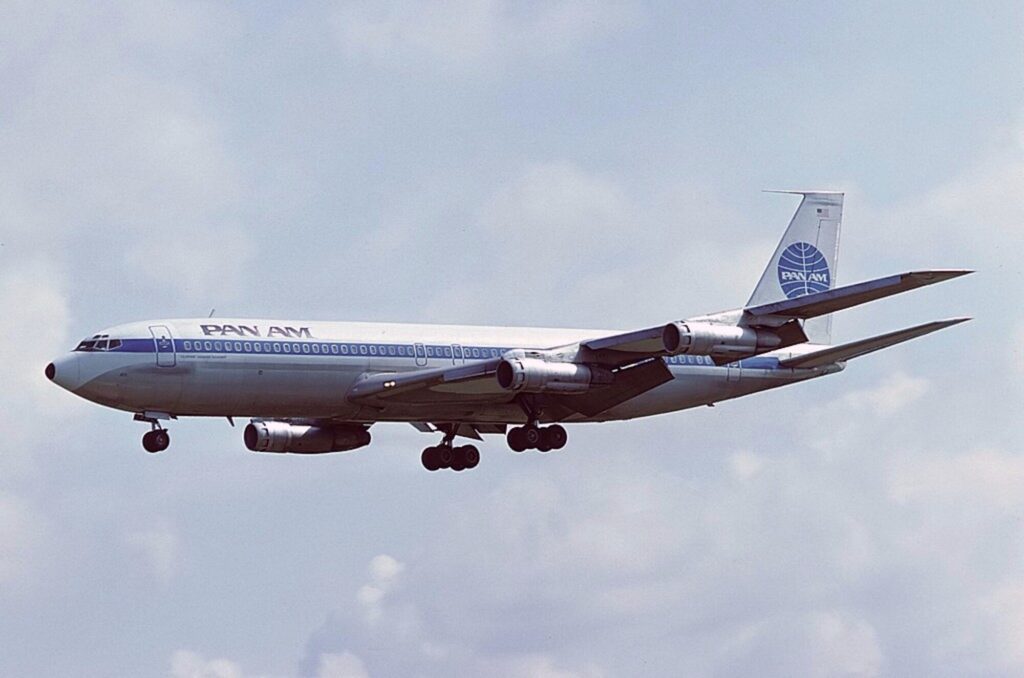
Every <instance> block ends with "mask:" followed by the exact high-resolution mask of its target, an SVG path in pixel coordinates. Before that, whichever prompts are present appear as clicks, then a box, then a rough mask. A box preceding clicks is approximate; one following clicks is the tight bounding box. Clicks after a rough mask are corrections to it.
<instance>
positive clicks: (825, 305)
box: [743, 269, 974, 327]
mask: <svg viewBox="0 0 1024 678" xmlns="http://www.w3.org/2000/svg"><path fill="white" fill-rule="evenodd" d="M973 272H974V271H971V270H967V269H935V270H929V271H910V272H907V273H899V274H897V275H890V276H886V277H884V278H877V279H875V280H868V281H866V282H861V283H855V284H853V285H844V286H843V287H837V288H835V289H832V290H828V291H827V292H818V293H816V294H808V295H805V296H802V297H797V298H795V299H786V300H785V301H776V302H773V303H770V304H762V305H760V306H752V307H750V308H747V309H744V313H743V316H744V318H745V321H746V324H747V325H749V326H751V327H757V326H767V327H777V326H779V325H782V324H783V323H785V322H787V321H789V320H791V319H793V318H796V319H800V320H807V319H808V318H816V317H817V316H821V315H827V314H829V313H834V312H835V311H841V310H843V309H846V308H851V307H853V306H859V305H860V304H865V303H867V302H869V301H875V300H876V299H882V298H884V297H888V296H892V295H894V294H901V293H903V292H909V291H910V290H913V289H917V288H918V287H925V286H926V285H934V284H935V283H940V282H944V281H946V280H952V279H953V278H959V277H960V276H962V275H967V274H968V273H973Z"/></svg>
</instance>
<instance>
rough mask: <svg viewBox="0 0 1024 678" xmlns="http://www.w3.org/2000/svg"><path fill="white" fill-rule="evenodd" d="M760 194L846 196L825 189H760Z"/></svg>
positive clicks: (843, 193) (842, 192) (840, 192)
mask: <svg viewBox="0 0 1024 678" xmlns="http://www.w3.org/2000/svg"><path fill="white" fill-rule="evenodd" d="M761 192H762V193H789V194H790V195H846V192H845V191H832V190H827V189H803V190H798V189H793V188H762V189H761Z"/></svg>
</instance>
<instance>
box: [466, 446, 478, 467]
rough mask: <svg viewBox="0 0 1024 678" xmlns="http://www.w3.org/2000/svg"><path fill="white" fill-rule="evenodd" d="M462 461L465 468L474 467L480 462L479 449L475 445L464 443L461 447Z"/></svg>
mask: <svg viewBox="0 0 1024 678" xmlns="http://www.w3.org/2000/svg"><path fill="white" fill-rule="evenodd" d="M462 461H463V463H464V464H465V466H466V468H476V465H477V464H479V463H480V450H478V449H476V446H475V445H466V446H465V447H463V448H462Z"/></svg>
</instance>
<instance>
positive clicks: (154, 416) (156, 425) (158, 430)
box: [135, 412, 175, 454]
mask: <svg viewBox="0 0 1024 678" xmlns="http://www.w3.org/2000/svg"><path fill="white" fill-rule="evenodd" d="M158 417H159V418H158ZM174 418H175V417H174V415H171V414H160V413H154V412H139V413H138V414H136V415H135V421H144V422H146V423H147V424H149V425H150V426H151V427H152V430H151V431H149V432H147V433H146V435H144V436H142V447H143V448H144V449H145V450H146V452H149V453H151V454H152V453H154V452H163V451H164V450H166V449H167V448H168V447H170V445H171V434H170V433H168V432H167V429H165V428H164V427H162V426H161V425H160V419H174Z"/></svg>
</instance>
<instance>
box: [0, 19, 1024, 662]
mask: <svg viewBox="0 0 1024 678" xmlns="http://www.w3.org/2000/svg"><path fill="white" fill-rule="evenodd" d="M1022 73H1024V7H1022V6H1021V5H1020V3H1014V2H980V3H958V2H931V1H930V2H917V1H913V0H912V1H908V2H902V3H897V4H895V5H894V4H893V3H876V2H857V3H819V2H794V3H786V4H784V5H781V6H780V5H779V4H778V3H767V4H766V3H732V2H725V3H689V2H664V3H658V2H639V1H637V2H633V1H629V0H623V1H622V2H616V3H607V4H606V3H599V2H591V1H589V0H554V1H552V2H506V1H502V0H453V1H451V2H440V3H428V2H422V1H420V0H401V1H397V2H391V1H380V0H377V1H374V2H322V3H238V4H230V3H199V2H196V3H191V2H190V3H173V2H163V1H161V0H154V1H153V2H146V3H134V2H125V3H121V2H112V1H104V0H100V1H98V2H94V3H71V4H69V3H59V2H26V1H19V0H5V1H2V2H0V383H2V384H3V385H4V388H3V389H2V390H0V430H2V431H3V433H2V435H0V675H12V676H14V675H20V676H28V675H68V676H120V675H131V676H172V677H173V678H182V677H185V676H190V677H203V678H238V677H242V676H245V677H251V676H275V677H277V676H279V677H295V676H302V677H306V676H309V677H315V678H340V677H346V678H358V677H364V676H399V675H400V676H427V677H429V676H451V675H491V676H500V677H507V678H520V677H526V676H541V677H544V678H570V677H581V678H583V677H586V678H592V677H605V676H609V677H610V676H634V675H689V676H749V675H760V676H792V675H807V676H897V675H899V676H903V675H931V676H1017V675H1021V674H1024V449H1022V447H1021V442H1020V441H1021V440H1024V423H1022V421H1024V420H1022V418H1021V417H1020V411H1021V409H1022V406H1024V387H1022V385H1021V384H1022V381H1024V351H1022V349H1021V345H1022V344H1024V315H1022V312H1021V308H1022V301H1024V299H1022V291H1024V273H1022V271H1024V266H1022V264H1021V258H1020V251H1021V249H1022V247H1024V78H1022V75H1021V74H1022ZM768 188H825V189H836V190H843V191H845V192H846V210H845V220H844V224H843V244H842V250H841V257H840V267H839V272H838V278H839V282H840V283H852V282H856V281H859V280H864V279H869V278H871V277H876V276H881V275H886V274H890V273H895V272H899V271H905V270H913V269H918V268H926V267H956V268H960V267H963V268H974V269H977V270H978V273H976V274H975V275H973V276H970V277H968V278H964V279H960V280H956V281H954V282H950V283H946V284H944V285H941V286H937V287H933V288H927V289H924V290H919V291H915V292H911V293H909V294H908V295H906V296H900V297H897V298H894V299H890V300H885V301H880V302H877V303H874V304H871V305H868V306H866V307H863V308H859V309H853V310H848V311H846V312H844V313H843V314H842V315H840V316H838V317H837V318H836V319H835V322H834V326H833V328H834V333H835V338H836V339H837V340H840V341H847V340H853V339H857V338H860V337H865V336H870V335H872V334H878V333H881V332H885V331H890V330H894V329H898V328H900V327H905V326H909V325H913V324H917V323H920V322H926V321H929V320H933V319H939V318H946V317H954V316H960V315H971V316H974V317H975V320H974V321H973V322H971V323H968V324H966V325H961V326H958V327H956V328H953V329H950V330H947V331H944V332H941V333H939V334H936V335H931V336H929V337H927V338H924V339H920V340H917V341H915V342H912V343H910V344H905V345H903V346H900V347H897V348H893V349H890V350H888V351H886V352H882V353H877V354H874V355H872V356H870V357H866V358H863V359H859V360H857V361H854V362H852V363H851V364H850V365H849V366H848V368H847V370H846V371H845V372H843V373H842V374H840V375H837V376H833V377H830V378H828V379H822V380H817V381H814V382H809V383H805V384H801V385H798V386H794V387H792V388H787V389H781V390H777V391H773V392H769V393H763V394H757V395H754V396H750V397H748V398H745V399H741V400H736V401H730V402H723V403H720V404H719V405H718V406H717V407H715V408H713V409H712V408H702V409H700V410H692V411H687V412H681V413H675V414H670V415H664V416H659V417H655V418H651V419H646V420H639V421H631V422H620V423H609V424H599V425H597V424H595V425H589V426H588V425H580V426H575V427H570V430H569V444H568V446H567V447H566V449H564V450H562V451H560V452H557V453H552V454H547V455H542V454H538V453H531V454H525V455H514V454H512V453H510V452H509V451H508V449H507V447H506V446H505V444H504V441H503V440H501V439H500V438H497V437H491V438H488V439H487V440H486V441H485V442H484V443H483V444H482V445H481V453H482V460H481V463H480V466H479V467H477V468H476V469H475V470H473V471H472V472H467V473H462V474H455V473H444V472H441V473H434V474H431V473H427V472H426V471H424V470H423V469H422V467H421V466H420V462H419V452H420V450H421V449H422V448H423V447H425V446H427V445H431V444H435V443H436V442H437V440H436V439H435V436H428V435H424V434H422V433H418V432H417V431H415V430H414V429H413V428H412V427H410V426H407V425H399V424H389V425H380V426H375V427H374V428H373V435H374V443H373V445H372V446H371V447H369V448H364V449H362V450H358V451H355V452H351V453H345V454H337V455H326V456H322V457H314V458H298V457H292V456H287V455H282V456H275V455H257V454H253V453H250V452H248V451H247V450H245V448H244V445H243V443H242V437H241V431H240V429H237V428H236V429H233V428H231V427H230V426H229V425H228V423H227V422H226V421H223V420H181V421H178V422H175V424H174V426H173V428H172V429H171V430H172V436H173V444H172V446H171V449H169V450H168V451H166V452H164V453H162V454H159V455H148V454H146V453H145V452H143V450H142V448H141V445H140V442H139V439H140V437H141V435H142V433H143V432H144V426H142V425H140V424H138V423H135V422H132V421H131V417H130V415H128V414H126V413H123V412H118V411H114V410H109V409H105V408H102V407H100V406H97V405H93V404H90V403H87V402H85V401H83V400H81V399H79V398H76V397H75V396H73V395H72V394H69V393H67V392H64V391H62V390H60V389H58V388H55V387H54V385H53V384H50V383H49V382H47V381H46V379H45V378H44V377H43V374H42V370H43V367H44V366H45V365H46V363H47V362H49V361H50V360H51V359H53V358H54V357H56V356H58V355H60V354H61V353H62V352H64V351H67V350H70V349H71V348H72V347H73V346H74V345H75V344H76V343H77V341H78V340H79V339H80V338H81V337H83V336H86V335H89V334H92V333H93V332H95V331H97V330H99V329H101V328H103V327H109V326H112V325H115V324H118V323H122V322H128V321H133V320H139V319H148V318H160V317H165V318H166V317H183V316H185V317H187V316H205V315H206V314H208V313H209V312H210V310H211V309H216V313H217V315H222V316H243V317H244V316H254V317H269V318H288V319H320V320H329V319H337V320H370V321H415V322H431V323H435V322H436V323H443V322H450V323H460V324H462V323H465V324H497V325H535V326H570V327H608V328H622V329H634V328H639V327H649V326H651V325H655V324H659V323H663V322H667V321H669V320H675V319H680V318H684V317H687V316H693V315H699V314H703V313H707V312H711V311H716V310H721V309H725V308H735V307H737V306H739V305H741V304H742V303H743V302H744V301H745V300H746V299H747V297H748V296H749V293H750V291H751V289H752V288H753V286H754V284H755V282H756V281H757V279H758V277H759V276H760V274H761V271H762V269H763V268H764V265H765V263H766V262H767V260H768V258H769V256H770V255H771V253H772V251H773V249H774V245H775V243H776V242H777V240H778V238H779V236H780V235H781V233H782V231H783V230H784V228H785V224H786V221H787V219H788V218H789V216H790V214H791V213H792V210H793V209H794V208H795V204H794V203H795V200H794V198H793V197H792V196H784V195H777V194H770V193H763V192H762V189H768Z"/></svg>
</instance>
